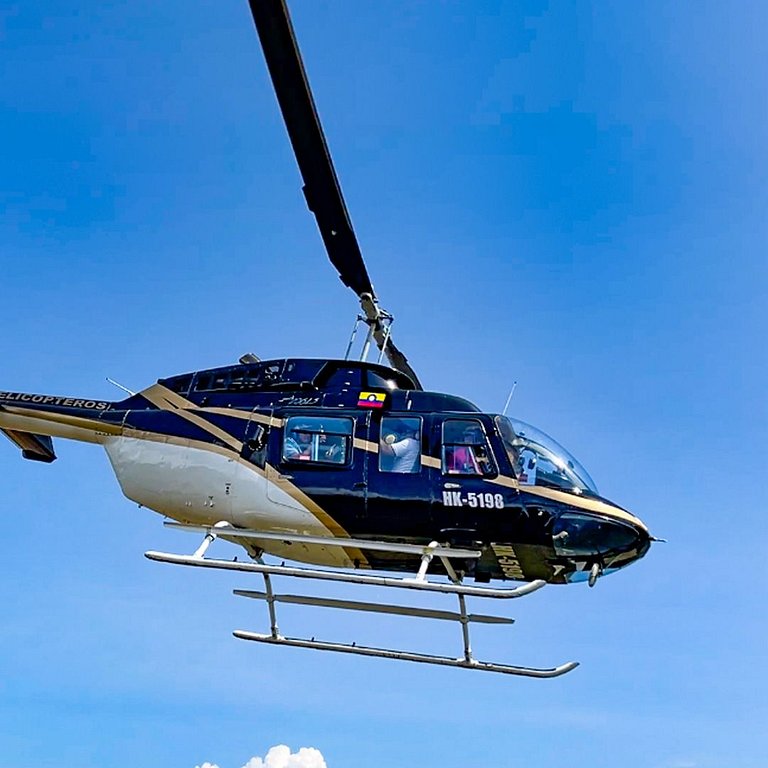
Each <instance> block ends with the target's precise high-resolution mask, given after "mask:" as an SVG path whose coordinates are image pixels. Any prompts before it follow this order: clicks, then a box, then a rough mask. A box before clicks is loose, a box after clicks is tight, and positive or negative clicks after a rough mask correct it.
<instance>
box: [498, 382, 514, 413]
mask: <svg viewBox="0 0 768 768" xmlns="http://www.w3.org/2000/svg"><path fill="white" fill-rule="evenodd" d="M515 389H517V382H516V381H513V382H512V389H510V390H509V397H507V402H506V403H505V404H504V410H503V411H502V412H501V415H502V416H506V415H507V408H509V404H510V403H511V402H512V395H514V394H515Z"/></svg>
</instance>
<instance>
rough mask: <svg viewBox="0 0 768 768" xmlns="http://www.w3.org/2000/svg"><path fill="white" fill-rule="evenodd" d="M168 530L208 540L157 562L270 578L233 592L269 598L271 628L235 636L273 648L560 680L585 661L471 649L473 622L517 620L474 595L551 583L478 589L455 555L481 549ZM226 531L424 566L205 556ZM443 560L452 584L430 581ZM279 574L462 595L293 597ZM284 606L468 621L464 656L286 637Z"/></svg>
mask: <svg viewBox="0 0 768 768" xmlns="http://www.w3.org/2000/svg"><path fill="white" fill-rule="evenodd" d="M166 525H168V526H169V527H173V528H177V529H181V530H186V531H192V532H198V533H199V532H203V533H205V537H204V539H203V542H202V544H201V545H200V546H199V547H198V548H197V550H196V551H195V552H194V553H193V554H192V555H176V554H171V553H167V552H154V551H149V552H146V553H145V556H146V557H147V558H149V559H150V560H155V561H158V562H163V563H171V564H173V565H189V566H194V567H197V568H216V569H221V570H227V571H241V572H251V573H259V574H261V575H262V577H263V579H264V587H265V589H264V591H263V592H260V591H255V590H242V589H236V590H234V594H235V595H237V596H239V597H247V598H250V599H256V600H263V601H264V602H266V604H267V609H268V611H269V620H270V633H269V634H260V633H257V632H248V631H245V630H240V629H238V630H235V632H234V633H233V634H234V636H235V637H238V638H240V639H242V640H251V641H253V642H257V643H269V644H272V645H287V646H292V647H294V648H311V649H313V650H318V651H335V652H337V653H351V654H356V655H358V656H373V657H377V658H384V659H399V660H401V661H413V662H417V663H421V664H434V665H437V666H444V667H460V668H462V669H473V670H479V671H486V672H498V673H501V674H506V675H521V676H525V677H558V676H560V675H563V674H565V673H566V672H570V671H571V670H572V669H574V668H575V667H577V666H578V662H573V661H571V662H568V663H566V664H562V665H560V666H558V667H552V668H549V669H538V668H535V667H521V666H512V665H509V664H499V663H496V662H489V661H479V660H478V659H476V658H475V657H474V655H473V653H472V648H471V645H470V638H469V625H470V624H471V623H478V624H512V623H514V619H511V618H507V617H504V616H489V615H485V614H475V613H468V612H467V605H466V598H467V597H482V598H488V599H494V600H508V599H512V598H517V597H523V596H524V595H528V594H531V593H532V592H535V591H537V590H539V589H541V588H542V587H543V586H544V585H545V583H546V582H544V581H541V580H538V581H532V582H530V583H528V584H524V585H522V586H519V587H514V588H498V587H476V586H469V585H465V584H463V583H462V579H461V576H460V575H458V574H457V573H456V571H455V570H454V568H453V566H452V564H451V559H462V560H466V559H470V558H478V557H480V554H481V553H480V551H478V550H469V549H457V548H454V547H450V546H445V545H441V544H439V543H438V542H431V543H430V544H428V545H425V546H421V545H414V544H399V543H394V542H382V541H367V540H363V539H344V538H324V537H317V536H301V535H298V534H284V533H279V534H275V533H272V532H262V531H252V530H242V529H238V528H234V527H233V526H230V525H229V524H228V523H217V524H216V525H215V526H193V525H183V524H180V523H166ZM219 536H221V537H223V538H225V539H230V538H240V539H242V538H254V539H262V540H269V539H276V540H280V541H290V542H293V543H305V544H309V543H311V544H322V545H324V546H341V547H353V548H357V549H361V550H370V551H388V552H401V553H404V554H410V555H413V554H418V555H420V556H421V565H420V567H419V569H418V571H417V572H416V574H415V575H414V576H411V577H392V576H379V575H373V574H365V573H361V572H359V571H351V572H343V571H333V570H320V569H316V568H305V567H298V566H287V565H285V564H281V565H270V564H268V563H265V562H263V561H261V560H259V561H258V562H238V561H237V560H216V559H212V558H206V557H205V553H206V551H207V549H208V547H209V546H210V545H211V543H212V542H213V541H214V540H215V539H216V538H218V537H219ZM435 557H438V558H439V559H440V561H441V562H442V564H443V567H444V568H445V570H446V571H447V573H448V574H449V576H450V582H449V583H444V582H436V581H430V580H429V579H428V578H427V570H428V568H429V565H430V563H431V562H432V560H433V559H434V558H435ZM272 576H284V577H289V578H294V579H310V580H314V581H333V582H342V583H348V584H363V585H369V586H377V587H388V588H392V589H407V590H418V591H422V592H437V593H442V594H452V595H456V597H457V599H458V604H459V605H458V607H459V610H458V611H444V610H436V609H429V608H421V607H418V606H404V605H389V604H384V603H378V602H364V601H357V600H341V599H336V598H324V597H314V596H310V595H286V594H277V593H275V592H274V590H273V589H272V579H271V577H272ZM277 603H290V604H294V605H309V606H320V607H325V608H334V609H337V610H351V611H358V612H365V613H380V614H389V615H400V616H415V617H420V618H425V619H431V620H433V621H454V622H456V623H458V624H459V625H460V626H461V632H462V641H463V646H464V647H463V655H462V656H460V657H459V658H451V657H448V656H437V655H433V654H427V653H414V652H411V651H404V650H397V649H390V648H372V647H368V646H362V645H357V644H356V643H349V644H348V643H334V642H327V641H323V640H316V639H315V638H314V637H312V638H298V637H285V636H283V635H281V634H280V631H279V629H278V625H277V609H276V604H277Z"/></svg>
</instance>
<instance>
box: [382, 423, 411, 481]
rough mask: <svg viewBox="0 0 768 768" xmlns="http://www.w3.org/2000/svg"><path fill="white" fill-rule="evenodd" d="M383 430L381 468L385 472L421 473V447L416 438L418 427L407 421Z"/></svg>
mask: <svg viewBox="0 0 768 768" xmlns="http://www.w3.org/2000/svg"><path fill="white" fill-rule="evenodd" d="M387 426H388V427H389V426H391V429H392V431H391V432H387V431H386V430H387V427H384V429H383V430H382V438H381V442H380V443H379V450H380V452H381V468H382V469H383V470H384V471H385V472H400V473H412V472H418V471H419V459H420V456H421V446H420V445H419V441H418V439H417V437H416V434H417V431H418V427H416V426H415V425H411V424H409V423H408V422H407V421H397V422H395V423H394V424H392V425H387Z"/></svg>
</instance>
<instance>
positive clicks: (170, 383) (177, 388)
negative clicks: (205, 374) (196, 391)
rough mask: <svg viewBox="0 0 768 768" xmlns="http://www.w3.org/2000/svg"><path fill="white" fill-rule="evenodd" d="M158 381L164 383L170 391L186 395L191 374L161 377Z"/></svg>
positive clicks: (190, 381)
mask: <svg viewBox="0 0 768 768" xmlns="http://www.w3.org/2000/svg"><path fill="white" fill-rule="evenodd" d="M160 383H161V384H164V385H165V386H166V387H168V389H170V390H171V391H172V392H176V393H178V394H180V395H186V394H187V392H189V385H190V384H191V383H192V376H191V375H189V376H176V377H174V378H172V379H165V380H162V379H161V381H160Z"/></svg>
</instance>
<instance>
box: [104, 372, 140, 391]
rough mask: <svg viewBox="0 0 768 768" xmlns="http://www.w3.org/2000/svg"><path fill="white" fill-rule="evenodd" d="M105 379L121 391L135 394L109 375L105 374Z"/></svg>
mask: <svg viewBox="0 0 768 768" xmlns="http://www.w3.org/2000/svg"><path fill="white" fill-rule="evenodd" d="M107 381H108V382H109V383H110V384H114V385H115V386H116V387H117V388H118V389H122V390H123V392H127V393H128V394H129V395H135V394H136V393H135V392H132V391H131V390H130V389H128V387H124V386H123V385H122V384H119V383H118V382H116V381H115V380H114V379H110V378H109V376H107Z"/></svg>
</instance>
